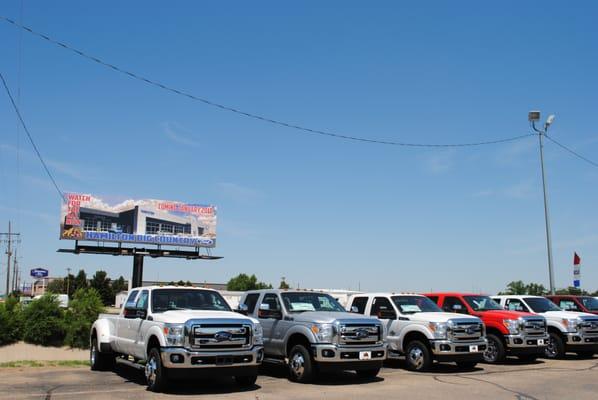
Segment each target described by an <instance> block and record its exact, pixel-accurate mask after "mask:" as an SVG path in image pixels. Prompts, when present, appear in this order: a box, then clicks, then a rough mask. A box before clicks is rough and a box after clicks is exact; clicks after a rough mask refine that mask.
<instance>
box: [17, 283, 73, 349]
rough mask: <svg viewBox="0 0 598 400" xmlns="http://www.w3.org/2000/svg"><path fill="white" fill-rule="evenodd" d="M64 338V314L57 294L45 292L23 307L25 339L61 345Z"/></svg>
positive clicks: (32, 341)
mask: <svg viewBox="0 0 598 400" xmlns="http://www.w3.org/2000/svg"><path fill="white" fill-rule="evenodd" d="M63 339H64V316H63V312H62V310H61V309H60V306H59V302H58V298H57V297H56V296H55V295H52V294H45V295H43V296H42V297H41V298H39V299H37V300H34V301H32V302H31V303H30V304H29V305H28V306H27V307H25V308H24V309H23V340H25V341H26V342H29V343H34V344H41V345H60V344H62V341H63Z"/></svg>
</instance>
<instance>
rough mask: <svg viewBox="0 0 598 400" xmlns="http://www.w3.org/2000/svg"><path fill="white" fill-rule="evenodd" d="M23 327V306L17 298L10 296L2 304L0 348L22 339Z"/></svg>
mask: <svg viewBox="0 0 598 400" xmlns="http://www.w3.org/2000/svg"><path fill="white" fill-rule="evenodd" d="M22 325H23V318H22V308H21V304H20V303H19V300H18V299H17V298H16V297H14V296H9V297H8V298H7V299H6V301H5V302H4V303H0V346H1V345H5V344H8V343H13V342H16V341H18V340H19V339H21V329H22Z"/></svg>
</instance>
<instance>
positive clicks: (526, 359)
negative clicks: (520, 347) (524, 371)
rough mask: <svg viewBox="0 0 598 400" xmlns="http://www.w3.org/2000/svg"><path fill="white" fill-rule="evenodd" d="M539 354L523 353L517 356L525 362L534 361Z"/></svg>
mask: <svg viewBox="0 0 598 400" xmlns="http://www.w3.org/2000/svg"><path fill="white" fill-rule="evenodd" d="M539 356H540V355H539V354H522V355H520V356H517V358H518V359H519V360H520V361H523V362H534V361H536V359H537V358H538V357H539Z"/></svg>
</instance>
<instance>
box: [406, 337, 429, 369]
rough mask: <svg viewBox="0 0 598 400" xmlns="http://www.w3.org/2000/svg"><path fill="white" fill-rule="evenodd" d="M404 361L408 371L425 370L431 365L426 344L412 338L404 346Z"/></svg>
mask: <svg viewBox="0 0 598 400" xmlns="http://www.w3.org/2000/svg"><path fill="white" fill-rule="evenodd" d="M405 362H406V364H407V369H408V370H409V371H417V372H420V371H427V370H428V369H429V368H430V365H432V356H431V355H430V350H429V349H428V346H426V345H425V344H424V343H422V342H420V341H419V340H412V341H411V342H409V343H407V347H405Z"/></svg>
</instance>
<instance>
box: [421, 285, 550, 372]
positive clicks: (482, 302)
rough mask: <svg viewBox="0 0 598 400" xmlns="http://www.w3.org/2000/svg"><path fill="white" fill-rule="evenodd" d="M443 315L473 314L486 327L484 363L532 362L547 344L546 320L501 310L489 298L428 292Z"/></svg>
mask: <svg viewBox="0 0 598 400" xmlns="http://www.w3.org/2000/svg"><path fill="white" fill-rule="evenodd" d="M425 296H427V297H428V298H430V299H431V300H433V301H434V302H436V304H438V306H440V307H441V308H442V309H443V310H444V311H446V312H456V313H459V314H467V315H473V316H476V317H478V318H480V319H481V320H482V321H483V322H484V325H485V326H486V339H487V340H488V347H487V348H486V351H485V352H484V361H486V362H487V363H497V362H502V361H504V360H505V358H506V357H507V356H508V355H512V356H517V357H518V358H519V359H521V360H524V361H533V360H535V359H536V358H537V357H539V356H540V355H542V354H543V353H544V349H545V348H546V345H547V342H548V333H547V329H546V319H545V318H544V317H542V316H539V315H535V314H532V313H529V312H520V311H508V310H505V309H503V308H502V307H501V306H500V305H499V304H498V303H496V302H495V301H494V300H492V299H491V298H490V297H489V296H485V295H480V294H469V293H427V294H425Z"/></svg>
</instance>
